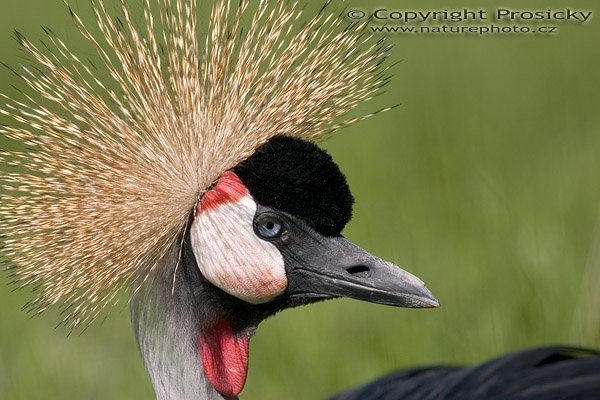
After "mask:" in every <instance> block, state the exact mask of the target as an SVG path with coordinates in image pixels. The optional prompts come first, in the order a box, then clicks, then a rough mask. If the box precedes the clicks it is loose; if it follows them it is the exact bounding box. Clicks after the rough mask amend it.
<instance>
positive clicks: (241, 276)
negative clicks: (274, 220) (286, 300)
mask: <svg viewBox="0 0 600 400" xmlns="http://www.w3.org/2000/svg"><path fill="white" fill-rule="evenodd" d="M255 213H256V203H255V202H254V200H253V199H252V197H251V196H250V195H249V194H246V195H245V196H243V197H241V198H238V199H235V201H228V202H222V203H220V204H218V205H216V206H211V207H209V208H207V209H206V210H202V209H201V210H199V212H198V214H197V215H196V218H195V220H194V222H193V224H192V227H191V232H190V235H191V241H192V248H193V251H194V256H195V257H196V261H197V262H198V266H199V267H200V271H201V272H202V275H204V277H205V278H206V279H208V280H209V281H210V282H211V283H212V284H214V285H215V286H217V287H219V288H220V289H222V290H224V291H225V292H227V293H229V294H231V295H233V296H235V297H237V298H239V299H242V300H245V301H247V302H249V303H253V304H259V303H264V302H266V301H269V300H271V299H273V298H274V297H276V296H278V295H280V294H281V293H283V292H284V291H285V289H286V288H287V277H286V274H285V267H284V262H283V257H282V255H281V253H280V252H279V250H278V249H277V247H275V245H273V244H272V243H269V242H266V241H264V240H261V239H260V238H258V237H257V236H256V234H255V233H254V229H253V220H254V214H255Z"/></svg>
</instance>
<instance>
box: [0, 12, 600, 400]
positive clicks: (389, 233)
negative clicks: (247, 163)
mask: <svg viewBox="0 0 600 400" xmlns="http://www.w3.org/2000/svg"><path fill="white" fill-rule="evenodd" d="M136 1H137V0H136ZM71 3H72V4H73V6H74V7H75V8H76V9H79V8H80V9H82V10H83V9H85V8H87V1H85V0H72V1H71ZM312 3H315V4H311V5H310V7H309V11H310V10H312V9H313V8H314V10H316V9H317V8H316V7H317V6H318V5H319V4H317V3H320V2H312ZM380 3H381V5H384V6H385V5H387V6H388V7H390V8H397V9H405V10H406V9H418V10H440V9H441V10H443V9H444V8H446V7H450V4H448V2H440V1H422V0H419V1H417V0H407V1H403V2H402V4H401V6H398V5H396V6H395V5H394V4H397V2H387V3H389V4H387V3H386V2H385V1H384V2H380ZM353 5H360V6H361V7H360V8H362V9H364V10H372V9H373V8H374V7H373V6H371V5H369V3H368V2H366V1H364V2H362V3H360V2H357V1H353V2H350V4H349V7H352V6H353ZM499 5H500V4H499V3H498V2H496V1H473V0H471V1H463V2H461V3H460V4H458V3H453V4H452V7H453V8H462V7H472V8H476V9H478V8H484V9H490V10H492V9H494V7H496V6H499ZM567 5H568V6H569V7H571V8H578V7H579V8H581V9H589V7H591V6H590V3H589V2H586V1H581V0H579V1H576V0H569V1H568V2H565V1H556V2H553V3H552V6H551V8H553V9H561V8H565V7H566V6H567ZM502 6H506V7H513V8H522V9H527V8H537V7H538V6H540V3H539V2H535V1H517V0H505V1H503V2H502ZM542 8H543V9H546V8H547V6H546V5H544V7H542ZM0 10H1V13H0V54H1V57H0V58H1V60H2V61H3V62H6V63H7V64H10V65H12V66H17V65H19V64H20V63H21V62H23V61H24V60H26V57H24V54H23V52H22V51H21V50H20V49H19V48H18V46H17V44H16V43H15V42H14V41H13V40H11V38H10V36H11V34H12V29H13V28H16V29H19V30H20V31H22V32H23V33H25V34H26V35H27V36H28V37H31V38H41V37H42V35H43V34H42V32H41V30H40V29H39V28H38V26H39V25H48V26H50V27H52V28H53V30H54V31H55V32H56V33H57V34H58V35H59V36H61V37H63V38H64V39H65V40H66V41H67V42H69V41H77V40H79V39H78V38H77V33H76V31H75V28H74V26H73V24H72V22H71V20H70V17H69V15H68V11H67V9H66V8H65V7H64V6H63V5H62V2H61V1H60V0H50V1H48V0H20V1H16V0H4V1H3V2H2V5H1V6H0ZM592 11H596V10H594V9H592ZM599 24H600V20H599V19H598V16H596V15H594V16H593V17H592V20H591V22H589V23H587V24H585V25H584V26H578V25H577V24H569V23H562V24H558V26H559V32H558V33H557V34H554V35H549V36H538V35H490V36H485V37H478V36H465V35H452V36H450V35H446V36H440V35H438V36H426V35H421V36H419V35H413V36H400V35H392V36H391V37H390V39H389V40H391V41H393V42H394V43H396V48H395V50H394V51H393V55H392V59H393V60H394V61H400V60H402V62H401V63H400V64H398V65H397V66H395V67H394V69H393V74H394V79H393V81H392V83H391V84H390V86H389V87H388V89H387V93H386V94H385V95H383V96H381V97H379V98H378V99H377V100H376V101H374V102H372V103H371V104H370V105H368V106H365V107H364V109H365V110H373V109H377V108H378V107H384V106H387V105H391V104H396V103H401V104H402V105H401V107H399V108H396V109H394V110H393V111H390V112H387V113H385V114H382V115H379V116H377V117H375V118H371V119H369V120H368V121H365V122H362V123H359V124H356V125H354V126H352V127H350V128H348V129H345V131H344V132H343V133H342V134H339V135H338V136H334V137H333V138H332V139H330V140H329V141H327V142H326V143H325V147H326V148H327V149H329V150H330V151H331V153H332V154H333V156H334V158H335V159H336V160H337V162H338V163H339V165H340V166H341V168H342V170H343V171H345V173H346V174H347V177H348V180H349V182H350V185H351V187H352V189H353V192H354V194H355V197H356V207H355V217H354V220H353V221H352V222H351V223H350V225H349V226H348V228H347V229H346V231H345V234H346V235H347V236H348V237H349V238H351V239H352V240H354V241H356V242H357V243H359V244H361V245H362V246H364V247H365V248H367V249H368V250H370V251H372V252H374V253H376V254H378V255H380V256H382V257H384V258H387V259H390V260H392V261H393V262H395V263H397V264H399V265H401V266H403V267H405V268H406V269H408V270H409V271H412V272H414V273H415V274H417V275H418V276H420V277H421V278H422V279H423V280H424V281H425V282H426V283H427V284H428V286H429V288H430V289H431V290H432V291H433V292H434V293H435V294H436V295H437V296H438V298H439V299H440V301H441V303H442V307H441V308H439V309H437V310H403V309H393V308H388V307H383V306H374V305H370V304H363V303H359V302H356V301H341V300H340V301H332V302H326V303H323V304H318V305H314V306H311V307H307V308H304V309H298V310H292V311H286V312H284V313H282V314H281V315H279V316H277V317H275V318H273V319H270V320H268V321H266V322H265V323H264V324H263V325H262V326H261V328H260V329H259V331H258V333H257V335H256V337H255V338H254V339H253V343H252V350H251V358H252V361H251V366H250V373H249V379H248V384H247V387H246V389H245V391H244V393H243V394H242V398H247V399H253V398H254V399H280V398H296V399H305V398H323V397H325V396H326V395H328V394H332V393H335V392H336V391H339V390H342V389H344V388H346V387H349V386H351V385H354V384H358V383H361V382H363V381H366V380H368V379H371V378H374V377H376V376H378V375H380V374H382V373H385V372H387V371H389V370H392V369H394V368H400V367H405V366H413V365H421V364H430V363H460V364H462V363H473V362H478V361H482V360H484V359H486V358H489V357H492V356H495V355H498V354H500V353H503V352H507V351H512V350H517V349H521V348H523V347H526V346H535V345H543V344H550V343H572V344H583V345H589V346H598V345H600V338H599V336H598V332H599V330H598V319H597V318H598V316H597V314H598V305H599V304H598V298H597V297H596V296H597V294H596V291H597V288H598V283H599V282H598V280H599V275H600V273H599V271H600V250H599V249H598V246H600V222H599V221H600V219H599V215H600V214H599V213H598V211H599V205H600V202H599V199H600V182H599V181H600V178H599V175H600V174H599V172H600V157H599V155H600V112H599V109H598V106H599V105H600V79H599V78H600V77H599V76H598V74H599V71H600V46H599V45H598V39H600V28H599ZM14 83H17V78H16V77H15V76H13V75H12V74H11V73H10V72H9V71H8V70H2V71H0V90H1V91H2V92H5V93H9V94H11V95H18V94H16V91H15V90H13V89H12V88H11V87H10V85H11V84H14ZM0 140H1V139H0ZM0 283H1V285H0V318H1V322H0V399H6V400H17V399H46V400H51V399H147V398H152V396H153V394H152V393H153V392H152V388H151V385H150V382H149V379H148V377H147V376H146V373H145V370H144V368H143V366H142V363H141V361H140V358H139V356H138V354H137V350H136V346H135V343H134V340H133V335H132V334H131V329H130V326H129V322H128V312H127V308H126V302H123V303H122V304H123V305H122V306H121V307H120V308H118V309H115V310H113V312H112V313H111V315H110V316H109V318H108V319H107V320H106V321H105V322H104V323H102V324H95V325H94V326H92V328H91V329H89V330H88V331H86V332H85V333H84V334H81V335H79V334H75V335H71V336H69V337H67V335H66V334H67V332H66V331H65V330H64V329H61V328H57V329H54V325H55V322H56V321H58V313H57V311H56V310H52V311H50V312H48V313H47V314H45V315H43V316H41V317H37V318H33V319H30V317H29V316H28V315H26V314H25V313H23V312H21V311H20V306H21V305H22V304H23V303H24V302H25V301H26V300H27V299H28V298H29V295H30V293H29V291H28V290H24V291H17V292H11V290H10V289H11V288H10V287H9V286H8V279H7V277H6V276H5V275H3V276H2V277H1V278H0Z"/></svg>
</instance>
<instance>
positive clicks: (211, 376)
mask: <svg viewBox="0 0 600 400" xmlns="http://www.w3.org/2000/svg"><path fill="white" fill-rule="evenodd" d="M198 349H199V350H200V356H201V358H202V366H203V367H204V373H205V374H206V377H207V378H208V380H209V381H210V383H211V384H212V385H213V387H214V388H215V389H216V391H217V392H219V393H221V394H222V395H223V396H227V397H234V396H237V395H239V394H240V392H241V391H242V389H243V388H244V384H245V383H246V376H247V374H248V353H249V349H250V337H249V336H247V335H242V336H238V337H236V336H235V335H234V333H233V329H232V328H231V324H230V323H229V320H227V319H223V320H221V321H219V322H218V323H216V324H215V325H213V326H212V327H211V328H210V329H209V330H208V331H206V332H202V333H201V334H200V335H199V336H198Z"/></svg>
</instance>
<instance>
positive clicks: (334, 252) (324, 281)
mask: <svg viewBox="0 0 600 400" xmlns="http://www.w3.org/2000/svg"><path fill="white" fill-rule="evenodd" d="M306 233H308V232H306ZM307 236H308V235H307ZM309 236H312V237H311V238H310V239H309V238H305V239H308V240H301V241H295V243H290V244H289V245H288V246H287V249H286V252H289V253H291V254H287V257H286V260H288V262H289V261H290V260H291V262H289V263H290V264H291V265H289V266H288V294H289V296H290V297H301V298H302V297H303V298H330V297H349V298H353V299H358V300H364V301H368V302H371V303H378V304H386V305H391V306H396V307H411V308H425V307H438V306H439V302H438V301H437V299H436V298H435V297H434V296H433V294H432V293H431V292H430V291H429V289H427V288H426V287H425V284H424V283H423V282H422V281H421V280H420V279H419V278H417V277H416V276H414V275H412V274H410V273H408V272H406V271H404V270H402V269H400V268H399V267H397V266H396V265H394V264H392V263H390V262H387V261H384V260H382V259H380V258H379V257H376V256H374V255H372V254H370V253H368V252H367V251H365V250H363V249H362V248H360V247H358V246H357V245H355V244H354V243H352V242H350V241H349V240H347V239H346V238H344V237H342V236H337V237H326V236H320V235H318V234H316V233H314V232H312V234H311V235H309ZM315 236H318V237H315Z"/></svg>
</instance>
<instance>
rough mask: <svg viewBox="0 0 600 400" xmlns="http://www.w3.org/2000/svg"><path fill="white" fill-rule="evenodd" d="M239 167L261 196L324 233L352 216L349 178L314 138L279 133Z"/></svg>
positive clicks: (335, 231)
mask: <svg viewBox="0 0 600 400" xmlns="http://www.w3.org/2000/svg"><path fill="white" fill-rule="evenodd" d="M233 171H234V172H235V173H236V174H237V176H238V177H239V178H240V179H241V180H242V182H243V183H244V185H246V187H247V188H248V190H249V191H250V194H251V195H252V197H254V200H255V201H256V202H258V203H260V204H261V205H263V206H267V207H272V208H276V209H278V210H281V211H284V212H286V213H288V214H291V215H294V216H296V217H298V218H301V219H302V220H304V222H306V223H307V224H308V225H310V226H311V227H312V228H314V229H315V230H316V231H317V232H319V233H321V234H322V235H327V236H335V235H339V234H340V232H341V231H342V229H343V228H344V226H346V224H347V223H348V221H350V218H352V205H353V203H354V198H353V197H352V194H351V193H350V188H349V187H348V183H347V182H346V178H345V177H344V175H343V174H342V172H341V171H340V169H339V167H338V166H337V165H336V164H335V162H334V161H333V159H332V158H331V156H330V155H329V154H328V153H327V152H326V151H325V150H323V149H321V148H320V147H318V146H317V145H315V144H314V143H312V142H308V141H305V140H301V139H297V138H291V137H288V136H276V137H274V138H273V139H271V140H269V141H268V142H267V143H266V144H264V145H262V146H261V147H259V148H258V149H257V150H256V152H255V153H254V154H253V155H252V156H250V157H249V158H248V159H246V160H245V161H243V162H241V163H240V164H239V165H238V166H237V167H235V168H234V169H233Z"/></svg>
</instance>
